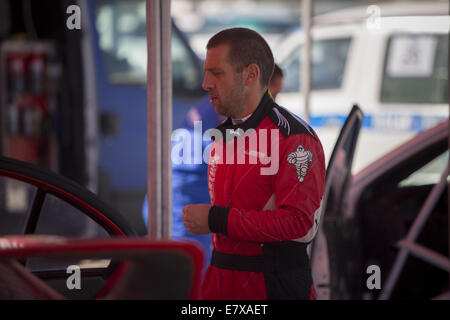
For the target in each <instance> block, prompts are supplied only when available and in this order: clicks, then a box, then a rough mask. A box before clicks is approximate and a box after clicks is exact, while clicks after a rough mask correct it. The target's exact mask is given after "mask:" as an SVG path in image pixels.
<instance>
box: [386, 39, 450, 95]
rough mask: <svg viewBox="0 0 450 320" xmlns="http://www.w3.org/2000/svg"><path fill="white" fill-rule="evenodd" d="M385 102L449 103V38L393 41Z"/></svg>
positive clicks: (388, 61)
mask: <svg viewBox="0 0 450 320" xmlns="http://www.w3.org/2000/svg"><path fill="white" fill-rule="evenodd" d="M381 101H382V102H404V103H405V102H406V103H448V36H447V35H396V36H392V37H390V38H389V41H388V46H387V50H386V58H385V64H384V72H383V83H382V89H381Z"/></svg>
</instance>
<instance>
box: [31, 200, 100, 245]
mask: <svg viewBox="0 0 450 320" xmlns="http://www.w3.org/2000/svg"><path fill="white" fill-rule="evenodd" d="M35 234H51V235H56V236H63V237H66V238H98V237H101V238H104V237H109V234H108V233H107V232H106V230H105V229H104V228H103V227H101V226H100V225H99V224H98V223H97V222H95V221H94V220H92V219H91V218H90V217H88V216H87V215H86V214H85V213H84V212H82V211H80V210H79V209H78V208H75V207H74V206H73V205H72V204H70V203H68V202H66V201H64V200H62V199H60V198H58V197H56V196H54V195H52V194H47V195H46V197H45V200H44V204H43V206H42V209H41V213H40V215H39V220H38V223H37V226H36V231H35Z"/></svg>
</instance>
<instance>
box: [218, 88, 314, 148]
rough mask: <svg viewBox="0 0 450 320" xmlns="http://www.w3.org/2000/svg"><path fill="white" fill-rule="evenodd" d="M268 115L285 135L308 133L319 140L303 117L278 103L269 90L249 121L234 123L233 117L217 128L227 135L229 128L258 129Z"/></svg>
mask: <svg viewBox="0 0 450 320" xmlns="http://www.w3.org/2000/svg"><path fill="white" fill-rule="evenodd" d="M266 117H270V119H271V120H272V121H273V123H274V124H275V125H276V126H277V127H278V128H279V129H280V130H281V133H282V134H283V136H284V137H288V136H290V135H292V134H297V133H306V134H310V135H311V136H312V137H313V138H314V139H316V140H318V139H317V137H316V135H315V133H314V131H313V130H312V129H311V127H310V126H309V125H308V124H307V123H306V122H305V121H304V120H303V119H301V118H300V117H297V116H296V115H294V114H292V113H290V112H289V111H287V110H286V109H284V108H283V107H280V106H279V105H278V104H276V103H275V102H274V101H273V100H272V98H271V97H270V95H269V93H268V92H266V93H265V94H264V96H263V97H262V99H261V102H260V103H259V105H258V107H257V108H256V110H255V112H253V114H252V115H251V116H250V118H249V119H248V120H247V121H245V122H243V123H241V124H237V125H233V123H232V121H231V119H230V118H228V119H227V120H225V121H224V122H222V123H221V124H220V125H219V126H218V127H217V128H216V129H219V130H220V131H221V132H222V134H223V136H224V137H225V136H226V134H225V131H226V130H228V129H232V130H236V129H242V130H244V131H246V130H248V129H256V128H257V127H258V126H259V125H260V124H261V122H262V121H263V120H264V119H265V118H266Z"/></svg>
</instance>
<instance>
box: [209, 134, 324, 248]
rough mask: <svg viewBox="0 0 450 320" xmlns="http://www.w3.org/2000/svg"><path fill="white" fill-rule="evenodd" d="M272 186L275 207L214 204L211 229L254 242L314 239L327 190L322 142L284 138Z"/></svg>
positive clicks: (302, 136) (300, 137)
mask: <svg viewBox="0 0 450 320" xmlns="http://www.w3.org/2000/svg"><path fill="white" fill-rule="evenodd" d="M272 185H273V189H274V194H275V208H274V210H243V209H239V208H222V207H212V209H211V211H210V219H209V225H210V229H211V231H212V232H216V233H221V234H224V235H226V236H228V237H230V238H234V239H238V240H244V241H252V242H274V241H285V240H294V239H296V240H297V241H300V242H309V241H311V239H312V236H313V234H314V233H315V231H314V230H313V229H314V228H315V227H317V226H314V224H315V223H317V224H318V221H315V220H318V216H317V212H318V210H319V208H320V205H321V200H322V196H323V193H324V189H325V159H324V154H323V149H322V146H321V144H320V142H318V141H317V140H315V139H314V138H313V137H312V136H311V135H309V134H295V135H291V136H289V137H287V138H286V139H284V140H283V142H282V143H280V158H279V170H278V173H277V174H275V175H274V176H273V178H272ZM224 221H226V222H227V223H226V224H225V223H224ZM224 226H225V230H224Z"/></svg>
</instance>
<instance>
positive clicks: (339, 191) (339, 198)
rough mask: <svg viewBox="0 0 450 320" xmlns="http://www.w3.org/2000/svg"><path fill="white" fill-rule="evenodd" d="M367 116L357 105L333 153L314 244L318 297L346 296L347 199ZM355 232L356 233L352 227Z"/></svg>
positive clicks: (313, 256) (334, 297)
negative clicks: (342, 239)
mask: <svg viewBox="0 0 450 320" xmlns="http://www.w3.org/2000/svg"><path fill="white" fill-rule="evenodd" d="M363 118H364V115H363V113H362V111H361V109H360V108H359V107H358V106H357V105H354V106H353V108H352V110H351V111H350V114H349V115H348V117H347V120H346V121H345V123H344V126H343V127H342V130H341V132H340V134H339V137H338V139H337V141H336V144H335V146H334V149H333V152H332V154H331V157H330V160H329V163H328V167H327V173H326V179H325V193H324V197H323V206H322V210H323V211H322V214H321V219H322V223H321V224H320V226H319V230H318V234H317V236H316V238H315V240H314V241H313V242H312V244H311V266H312V270H313V278H314V283H315V285H316V291H317V298H318V299H344V298H345V297H346V295H345V292H346V291H347V289H348V288H346V287H345V286H346V284H345V277H344V276H345V272H346V270H347V267H348V266H347V265H346V264H345V263H346V261H345V252H343V251H345V250H347V249H350V250H351V248H342V247H340V246H339V243H342V242H341V241H340V237H345V233H344V234H343V232H342V231H343V230H342V228H341V224H342V221H343V219H345V216H344V208H343V206H344V204H345V202H344V199H345V197H346V191H347V186H348V183H349V180H350V178H351V169H352V162H353V156H354V153H355V149H356V143H357V141H358V135H359V131H360V129H361V125H362V121H363ZM352 232H356V229H355V230H352Z"/></svg>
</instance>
